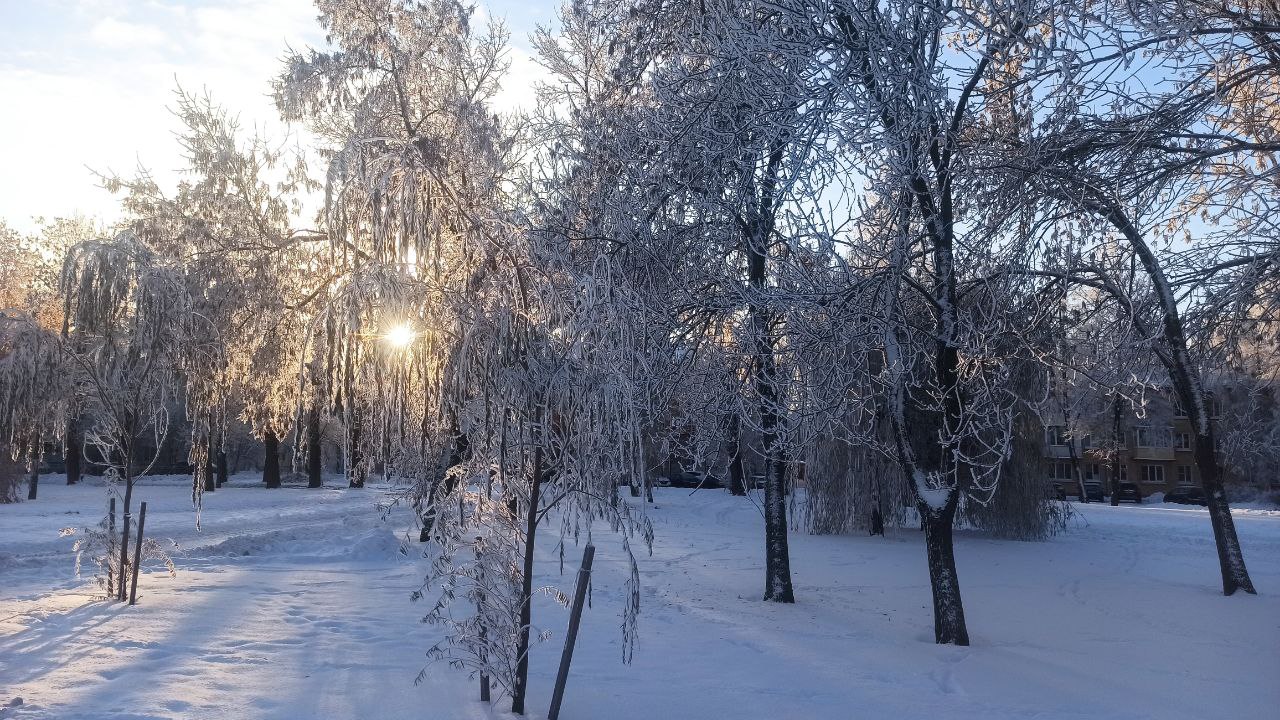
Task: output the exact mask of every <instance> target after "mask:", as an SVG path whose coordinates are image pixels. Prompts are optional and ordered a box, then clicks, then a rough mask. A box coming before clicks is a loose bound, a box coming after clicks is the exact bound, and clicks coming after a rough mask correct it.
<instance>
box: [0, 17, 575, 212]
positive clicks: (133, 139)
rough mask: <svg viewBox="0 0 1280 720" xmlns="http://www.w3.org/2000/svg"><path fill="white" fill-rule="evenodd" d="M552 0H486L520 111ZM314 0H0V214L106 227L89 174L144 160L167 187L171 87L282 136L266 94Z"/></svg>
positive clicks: (508, 94)
mask: <svg viewBox="0 0 1280 720" xmlns="http://www.w3.org/2000/svg"><path fill="white" fill-rule="evenodd" d="M557 7H558V0H525V1H524V2H519V1H517V0H491V1H490V2H488V3H486V4H485V5H484V6H482V7H480V8H479V12H480V13H485V12H489V13H492V14H493V15H496V16H499V17H502V18H504V19H505V21H506V23H507V27H508V29H509V30H510V31H511V46H512V47H511V51H510V59H511V61H512V68H511V73H510V76H509V77H510V81H509V82H508V83H507V86H506V87H505V88H504V91H503V94H502V96H500V97H499V99H498V102H499V104H500V106H505V107H500V108H499V109H504V110H505V109H513V108H516V107H520V106H525V107H527V106H528V105H529V103H530V102H531V101H532V85H533V83H534V81H535V79H536V77H537V75H538V74H539V69H538V67H537V65H536V64H534V63H533V62H532V61H531V60H530V54H529V47H530V43H529V39H528V36H529V34H530V33H531V32H533V31H534V29H535V28H536V26H537V24H539V23H542V24H551V23H552V22H553V21H554V18H555V11H556V8H557ZM316 15H317V11H316V9H315V7H314V5H313V4H312V3H311V2H310V0H185V1H174V0H169V1H161V0H0V162H3V170H2V171H0V221H4V222H6V223H7V224H9V225H10V226H11V227H15V228H17V229H19V230H22V231H26V232H30V231H33V230H34V229H35V228H36V227H37V222H36V218H38V217H44V218H54V217H67V216H71V215H75V214H81V215H85V216H88V217H91V218H98V219H101V220H103V221H105V222H111V221H113V220H115V219H117V218H118V216H119V214H118V210H117V209H116V207H117V201H116V199H115V198H114V197H113V196H111V195H110V194H109V193H107V192H106V191H105V190H103V189H101V188H100V187H98V184H99V181H98V179H97V176H96V175H95V173H94V171H99V172H107V171H113V172H116V173H119V174H122V175H132V174H134V171H135V170H136V169H137V168H138V167H139V166H143V167H146V168H148V169H149V170H151V171H152V172H153V174H154V175H155V176H156V178H157V180H159V181H160V182H161V184H162V185H164V186H172V184H174V183H176V182H177V179H178V177H179V174H178V169H179V168H180V167H181V166H182V162H183V161H182V157H181V150H180V148H179V147H178V144H177V141H176V139H175V137H174V133H175V132H176V131H177V130H178V129H179V123H178V121H177V119H176V118H174V117H173V115H172V114H171V113H170V112H169V111H168V109H167V108H168V106H169V105H171V104H172V102H173V92H174V89H175V88H176V87H177V85H178V84H179V83H180V84H181V85H182V87H184V88H185V89H187V90H188V91H196V92H200V91H207V92H208V93H209V94H210V95H211V96H212V98H213V99H214V101H216V102H218V103H220V104H222V105H224V106H226V107H227V108H228V109H230V110H232V111H233V112H235V113H238V115H239V118H240V124H241V127H242V128H245V129H252V128H254V127H258V128H261V129H262V130H264V131H265V132H267V133H268V134H269V135H270V136H271V137H273V138H274V137H282V136H284V135H285V133H286V132H287V131H288V128H286V127H285V126H284V125H283V124H282V123H281V122H280V121H279V119H278V117H277V115H276V112H275V108H274V106H273V105H272V102H271V98H270V86H269V83H270V81H271V78H272V77H273V76H275V74H276V73H277V72H278V69H279V67H280V60H281V58H282V57H283V56H284V53H285V50H286V48H288V47H293V48H295V49H301V48H303V47H306V46H308V45H310V46H321V45H323V44H324V32H323V30H322V29H321V28H320V25H319V24H318V23H317V22H316Z"/></svg>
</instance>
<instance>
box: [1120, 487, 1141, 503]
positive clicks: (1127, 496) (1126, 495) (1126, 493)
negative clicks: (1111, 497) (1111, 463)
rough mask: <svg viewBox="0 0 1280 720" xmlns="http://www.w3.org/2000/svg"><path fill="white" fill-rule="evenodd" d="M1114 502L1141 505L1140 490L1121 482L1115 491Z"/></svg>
mask: <svg viewBox="0 0 1280 720" xmlns="http://www.w3.org/2000/svg"><path fill="white" fill-rule="evenodd" d="M1116 502H1134V503H1139V504H1141V503H1142V490H1140V489H1138V486H1137V485H1135V484H1134V483H1131V482H1122V483H1120V487H1119V488H1118V489H1117V490H1116Z"/></svg>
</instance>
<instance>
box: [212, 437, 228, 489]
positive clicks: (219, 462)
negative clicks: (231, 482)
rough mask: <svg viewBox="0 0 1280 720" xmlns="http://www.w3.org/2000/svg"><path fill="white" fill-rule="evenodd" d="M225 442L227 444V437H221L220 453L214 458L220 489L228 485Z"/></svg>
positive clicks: (219, 441) (219, 442)
mask: <svg viewBox="0 0 1280 720" xmlns="http://www.w3.org/2000/svg"><path fill="white" fill-rule="evenodd" d="M225 442H226V436H223V435H219V436H218V451H217V453H216V454H215V455H214V458H215V463H214V469H215V470H216V471H217V476H218V482H217V485H218V487H222V486H223V485H226V484H227V449H226V447H225V445H224V443H225Z"/></svg>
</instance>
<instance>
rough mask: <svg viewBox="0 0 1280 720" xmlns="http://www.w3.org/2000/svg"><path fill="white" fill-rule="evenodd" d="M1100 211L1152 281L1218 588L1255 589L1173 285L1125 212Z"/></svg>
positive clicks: (1163, 356)
mask: <svg viewBox="0 0 1280 720" xmlns="http://www.w3.org/2000/svg"><path fill="white" fill-rule="evenodd" d="M1104 210H1105V213H1104V214H1105V215H1106V216H1107V219H1108V220H1109V221H1110V222H1111V224H1112V225H1114V226H1115V227H1116V229H1118V230H1119V231H1120V232H1121V233H1123V234H1124V236H1125V239H1126V240H1128V241H1129V245H1130V247H1132V248H1133V252H1134V255H1136V256H1137V257H1138V261H1139V262H1141V263H1142V268H1143V270H1144V271H1145V272H1146V274H1147V277H1149V278H1150V279H1151V284H1152V285H1153V286H1155V291H1156V292H1155V294H1156V298H1157V300H1159V302H1160V310H1161V313H1162V318H1161V326H1162V336H1163V337H1162V339H1163V340H1164V347H1163V348H1157V352H1156V356H1157V357H1158V358H1159V359H1160V362H1161V364H1163V365H1164V366H1165V369H1166V370H1167V371H1168V372H1169V380H1170V381H1171V382H1172V384H1173V389H1174V392H1176V393H1177V395H1178V400H1179V402H1181V403H1182V407H1183V408H1185V409H1186V412H1187V417H1188V418H1190V419H1191V426H1192V429H1193V430H1194V431H1195V435H1196V439H1195V458H1196V470H1198V471H1199V473H1200V485H1201V487H1203V488H1204V494H1205V498H1206V500H1207V501H1208V504H1209V520H1210V522H1211V523H1212V525H1213V539H1214V543H1215V544H1216V545H1217V549H1218V564H1219V566H1220V569H1221V570H1222V592H1223V594H1224V595H1232V594H1234V593H1235V591H1236V590H1244V591H1245V592H1247V593H1250V594H1256V592H1257V591H1256V590H1254V588H1253V581H1252V580H1251V579H1250V578H1249V571H1248V569H1246V568H1245V564H1244V552H1243V551H1242V550H1241V549H1240V538H1239V537H1238V536H1237V535H1236V526H1235V521H1234V520H1232V518H1231V506H1230V505H1228V504H1227V493H1226V489H1225V488H1224V487H1223V485H1222V474H1221V467H1220V466H1219V465H1218V455H1217V452H1216V451H1215V449H1214V445H1215V443H1214V437H1213V433H1214V428H1213V418H1212V414H1211V413H1210V411H1209V407H1208V398H1207V397H1206V394H1205V392H1204V386H1203V384H1202V380H1201V377H1200V372H1199V369H1198V368H1197V367H1196V365H1195V364H1194V362H1193V361H1192V360H1191V356H1190V353H1189V352H1188V350H1187V336H1186V332H1185V330H1184V328H1183V325H1182V314H1181V311H1180V310H1179V309H1178V303H1177V300H1175V299H1174V295H1173V289H1172V288H1171V287H1170V286H1169V281H1168V278H1166V277H1165V274H1164V269H1163V268H1162V267H1161V266H1160V261H1159V260H1158V259H1157V258H1156V256H1155V253H1153V252H1152V251H1151V248H1150V247H1149V246H1148V245H1147V242H1146V239H1145V238H1144V237H1143V236H1142V233H1141V232H1140V231H1139V230H1138V228H1137V227H1136V226H1134V224H1133V223H1132V222H1131V221H1130V220H1129V217H1128V216H1127V215H1126V214H1125V213H1124V211H1123V210H1121V209H1120V208H1119V207H1118V206H1116V205H1114V204H1111V205H1107V206H1105V208H1104Z"/></svg>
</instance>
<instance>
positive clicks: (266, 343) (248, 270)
mask: <svg viewBox="0 0 1280 720" xmlns="http://www.w3.org/2000/svg"><path fill="white" fill-rule="evenodd" d="M174 111H175V114H176V115H177V116H178V118H179V119H180V120H181V121H182V122H183V124H184V126H185V130H184V132H183V133H182V134H181V135H180V136H179V140H180V142H181V144H182V147H183V149H184V152H185V156H186V160H187V163H188V168H187V178H186V179H184V180H183V181H182V182H181V183H179V185H178V187H177V188H176V190H174V191H173V192H165V191H164V190H163V189H162V188H161V187H160V186H159V185H158V184H157V183H156V182H155V181H154V179H153V178H152V177H151V176H150V175H149V174H147V173H146V172H142V173H141V174H139V175H138V176H137V177H135V178H131V179H124V178H121V177H118V176H113V177H109V178H107V186H108V187H109V188H110V189H112V190H115V191H117V192H121V193H123V199H122V204H123V208H124V210H125V212H126V213H127V215H128V217H129V225H130V227H131V228H132V231H133V232H134V233H135V234H136V235H137V236H138V237H139V238H142V239H143V240H144V241H145V242H146V243H147V244H148V245H149V246H150V247H152V248H154V249H155V251H156V252H157V253H158V254H160V255H161V256H163V257H164V258H165V260H166V261H167V262H170V263H172V264H174V265H175V266H176V267H179V268H181V272H182V276H183V283H184V286H185V288H186V292H187V294H188V295H189V296H190V297H191V298H192V303H193V305H192V309H191V312H192V314H193V316H194V317H195V318H197V320H198V321H197V322H195V323H194V324H193V325H192V328H191V329H192V332H193V333H195V336H193V337H190V338H188V341H187V342H184V343H183V344H182V346H181V352H180V353H179V355H178V356H177V357H176V360H177V361H178V362H179V364H180V370H181V372H182V375H183V398H182V399H183V403H182V406H183V408H184V411H185V413H186V416H187V418H188V420H189V422H190V425H191V444H190V446H191V464H192V467H193V469H194V475H195V477H194V481H195V484H196V492H197V495H198V493H199V492H202V491H204V490H213V489H216V487H217V485H218V484H219V482H218V481H223V480H225V469H226V465H227V464H226V448H225V440H226V437H227V432H228V426H229V423H231V422H232V421H233V420H234V419H235V417H236V415H240V416H241V418H242V419H244V420H245V421H246V422H248V423H249V426H250V428H251V430H252V431H253V432H255V433H256V434H258V435H259V436H260V437H262V438H263V442H264V445H265V446H266V466H265V468H264V480H265V481H266V484H267V486H268V487H279V484H280V469H279V457H278V446H279V442H280V440H281V439H282V438H284V437H285V436H286V435H287V433H288V430H289V429H290V427H291V426H292V425H293V417H294V415H295V413H296V412H297V407H298V400H297V398H298V392H299V390H298V384H299V383H298V375H299V368H300V366H301V364H302V357H303V353H304V352H305V346H304V341H305V337H306V336H305V333H304V331H303V325H304V323H305V322H306V320H307V318H308V317H309V316H310V313H311V307H310V305H312V304H314V300H315V297H316V294H317V291H319V290H322V289H323V288H324V287H325V284H324V282H323V278H321V279H320V280H317V279H316V278H317V273H316V270H317V269H318V268H319V266H320V262H319V260H318V259H317V254H318V250H319V248H320V247H321V242H322V241H324V239H325V238H324V236H323V235H321V234H319V233H317V232H315V231H312V230H307V229H300V228H299V227H298V215H299V213H300V211H301V202H300V201H301V198H302V196H303V195H304V193H305V192H306V191H307V190H308V189H310V188H311V184H310V182H309V180H308V178H307V175H306V172H307V168H306V165H305V164H304V162H303V159H302V155H301V152H300V151H298V150H296V149H290V148H288V147H287V146H277V145H275V144H272V143H271V142H270V141H269V140H267V139H265V138H263V137H260V136H253V137H250V138H247V139H246V138H244V137H242V133H241V132H240V129H239V127H238V124H237V122H236V120H235V118H234V117H233V116H231V115H230V114H229V113H228V112H227V111H226V110H224V109H223V108H221V107H219V106H217V105H216V104H214V103H213V101H212V100H211V99H210V98H209V97H207V96H197V95H193V94H191V93H188V92H186V91H184V90H181V89H179V90H178V91H177V92H176V93H175V109H174ZM241 408H243V409H241ZM215 476H216V477H215Z"/></svg>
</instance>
